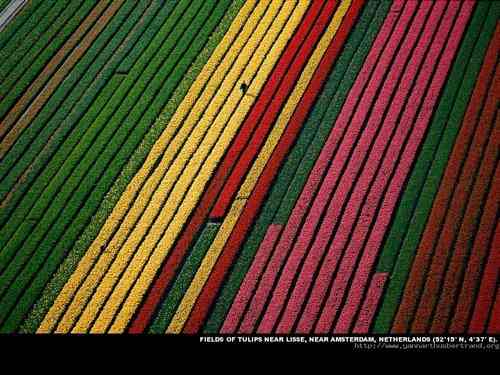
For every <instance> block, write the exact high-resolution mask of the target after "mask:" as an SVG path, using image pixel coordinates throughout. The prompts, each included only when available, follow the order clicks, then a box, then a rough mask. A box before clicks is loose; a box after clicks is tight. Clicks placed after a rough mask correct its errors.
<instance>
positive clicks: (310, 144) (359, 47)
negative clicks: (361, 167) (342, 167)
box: [204, 1, 390, 333]
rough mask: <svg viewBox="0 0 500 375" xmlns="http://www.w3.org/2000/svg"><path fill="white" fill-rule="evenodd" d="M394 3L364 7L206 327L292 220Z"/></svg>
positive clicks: (217, 323)
mask: <svg viewBox="0 0 500 375" xmlns="http://www.w3.org/2000/svg"><path fill="white" fill-rule="evenodd" d="M389 7H390V3H389V2H388V1H383V2H375V1H371V2H368V3H367V4H366V6H365V8H364V9H363V12H362V13H361V15H360V18H359V20H358V22H357V23H356V25H355V27H354V29H353V30H352V32H351V34H350V36H349V38H348V40H347V42H346V43H345V45H344V49H343V51H342V53H341V54H340V56H339V58H338V60H337V62H336V64H335V66H334V68H333V70H332V72H331V73H330V76H329V78H328V81H327V83H326V85H325V87H324V89H323V91H322V93H321V94H320V96H319V99H318V101H317V102H316V104H315V105H314V107H313V109H312V111H311V113H310V115H309V117H308V119H307V121H306V123H305V124H304V126H303V127H302V131H301V133H300V136H299V138H298V139H297V142H296V144H295V146H294V147H293V148H292V150H291V151H290V154H289V155H288V157H287V159H286V161H285V163H284V165H283V167H282V168H281V170H280V172H279V174H278V177H277V179H276V181H275V183H274V184H273V187H272V189H271V192H270V195H269V197H268V199H267V200H266V202H265V204H264V207H263V208H262V211H261V214H260V215H259V217H258V219H257V221H256V223H255V225H254V227H253V228H252V231H251V232H250V235H249V237H248V238H247V240H246V242H245V244H244V246H243V248H242V249H241V252H240V254H239V256H238V259H237V260H236V262H235V265H234V267H233V269H232V271H231V273H230V274H229V277H228V279H227V282H226V283H225V284H224V286H223V288H222V291H221V293H220V295H219V298H218V299H217V301H216V304H215V306H214V309H213V311H212V313H211V315H210V318H209V320H208V322H207V324H206V327H205V328H204V331H205V332H206V333H216V332H218V331H219V329H220V327H221V325H222V323H223V322H224V319H225V316H226V315H227V312H228V310H229V308H230V306H231V304H232V302H233V299H234V297H235V295H236V293H237V291H238V289H239V287H240V285H241V283H242V281H243V278H244V277H245V274H246V273H247V271H248V269H249V267H250V265H251V263H252V260H253V258H254V256H255V253H256V252H257V249H258V247H259V245H260V243H261V242H262V240H263V238H264V235H265V233H266V231H267V228H268V227H269V225H270V224H271V223H275V222H277V223H284V222H286V220H287V217H288V215H289V214H290V211H291V209H292V207H293V205H294V204H295V202H296V200H297V199H298V196H299V194H300V192H301V190H302V188H303V186H304V184H305V182H306V180H307V176H308V174H309V172H310V171H311V169H312V167H313V165H314V163H315V161H316V159H317V157H318V156H319V153H320V152H321V148H322V147H323V145H324V144H325V142H326V139H327V138H328V135H329V133H330V130H331V128H332V126H333V124H334V122H335V119H336V118H337V116H338V114H339V113H340V109H341V108H342V105H343V103H344V101H345V99H346V97H347V94H348V93H349V90H350V88H351V87H352V85H353V83H354V81H355V79H356V76H357V75H358V73H359V71H360V69H361V66H362V65H363V62H364V60H365V58H366V55H367V54H368V52H369V50H370V48H371V45H372V43H373V40H374V38H375V36H376V35H377V32H378V30H379V28H380V26H381V25H382V22H383V20H384V18H385V16H386V14H387V12H388V10H389Z"/></svg>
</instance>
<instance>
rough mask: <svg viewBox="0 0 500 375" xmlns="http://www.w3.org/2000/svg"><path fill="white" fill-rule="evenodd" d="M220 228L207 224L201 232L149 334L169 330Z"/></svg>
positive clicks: (218, 225)
mask: <svg viewBox="0 0 500 375" xmlns="http://www.w3.org/2000/svg"><path fill="white" fill-rule="evenodd" d="M219 227H220V224H216V223H207V224H206V225H205V227H204V228H203V230H202V231H201V234H200V237H199V238H198V240H197V241H196V243H195V245H194V247H193V248H192V250H191V252H190V253H189V255H188V256H187V258H186V261H185V263H184V265H183V266H182V268H181V270H180V272H179V274H178V275H177V277H176V279H175V281H174V283H173V284H172V288H171V289H170V290H169V292H168V293H167V295H166V297H165V300H164V301H163V302H162V304H161V307H160V309H159V311H158V315H157V316H156V317H155V319H154V320H153V322H152V323H151V327H150V328H149V333H164V332H165V330H166V329H167V326H168V324H169V323H170V321H171V320H172V317H173V315H174V314H175V311H176V309H177V306H178V305H179V303H180V301H181V299H182V297H183V296H184V294H185V293H186V291H187V289H188V288H189V285H190V284H191V281H192V280H193V278H194V275H195V273H196V271H197V270H198V267H199V266H200V264H201V262H202V260H203V258H204V257H205V254H206V253H207V251H208V248H209V247H210V245H211V244H212V242H213V240H214V238H215V235H216V234H217V232H218V230H219Z"/></svg>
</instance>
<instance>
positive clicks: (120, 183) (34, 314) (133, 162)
mask: <svg viewBox="0 0 500 375" xmlns="http://www.w3.org/2000/svg"><path fill="white" fill-rule="evenodd" d="M242 3H243V2H242V0H238V1H233V2H231V5H230V7H229V9H228V11H227V13H226V14H225V16H224V18H223V19H222V22H219V21H220V18H219V19H218V18H217V17H211V18H210V19H207V20H205V21H206V23H205V27H204V29H203V30H201V31H200V32H199V33H198V35H199V36H200V37H201V39H199V40H196V41H195V43H193V45H195V46H198V47H200V49H195V50H192V51H191V52H190V55H192V56H194V57H195V61H194V63H193V64H192V65H191V67H190V69H189V71H187V72H186V71H185V70H184V71H183V69H184V68H183V69H178V71H179V75H178V76H179V77H180V78H181V79H182V80H181V82H180V83H175V82H174V83H175V84H173V83H172V87H175V91H174V93H173V95H172V97H171V98H170V100H169V101H168V103H167V105H166V107H163V106H162V108H164V110H163V113H162V115H161V116H160V118H159V119H158V120H157V121H156V122H154V123H153V124H147V126H146V129H147V134H146V135H145V137H144V139H143V140H142V142H141V144H140V146H139V147H137V148H135V151H134V152H133V154H132V157H131V158H130V160H128V162H127V164H126V166H125V167H124V168H122V170H121V172H120V175H119V176H118V178H116V176H114V175H111V176H109V175H106V176H107V177H108V178H105V179H102V180H101V181H100V182H99V184H98V185H97V187H96V188H97V190H98V191H99V196H96V195H95V194H92V195H90V197H89V199H87V201H86V202H85V206H84V207H83V208H82V209H81V210H80V211H79V212H78V216H77V217H76V218H75V220H74V221H73V223H74V225H72V226H71V227H70V228H69V229H68V231H67V232H66V233H65V234H64V236H63V238H62V239H61V241H60V242H59V244H58V248H57V249H56V251H55V252H53V254H55V255H54V256H53V257H51V258H49V260H48V262H51V263H53V264H54V265H55V266H56V267H57V265H58V264H59V263H58V262H60V260H59V259H55V258H56V255H58V256H59V257H61V255H60V254H59V251H62V252H65V251H67V250H66V249H67V248H70V252H69V254H68V256H67V257H66V258H65V259H64V262H63V263H62V265H61V266H60V267H59V269H58V271H57V272H56V273H55V274H54V276H53V277H52V279H51V281H50V283H49V284H48V285H47V286H46V287H45V288H44V289H43V293H42V298H40V299H38V301H37V303H36V305H35V306H34V308H33V310H32V311H31V313H30V314H29V316H28V317H27V319H26V321H25V322H24V323H23V325H22V328H21V331H23V332H34V331H35V330H36V328H37V327H38V325H39V323H40V322H41V320H42V319H43V317H44V316H45V314H46V312H47V310H48V309H49V308H50V306H51V305H52V303H53V301H54V299H55V298H56V296H57V294H58V293H59V291H60V290H61V289H62V287H63V286H64V284H65V282H66V281H67V279H68V278H69V277H70V275H71V274H72V272H73V271H74V269H75V268H76V265H77V264H78V261H79V260H80V258H81V257H82V256H83V254H84V253H85V251H86V250H87V248H88V247H89V245H90V243H91V242H92V241H93V239H94V238H95V237H96V236H97V234H98V232H99V230H100V228H101V227H102V225H103V224H104V221H105V220H106V218H107V216H108V215H109V213H110V212H111V210H112V209H113V207H114V205H115V204H116V202H117V201H118V199H119V197H120V196H121V194H122V193H123V191H124V190H125V188H126V186H127V184H128V183H129V182H130V180H131V179H132V178H133V176H134V175H135V173H136V172H137V171H138V170H139V168H140V167H141V165H142V164H143V162H144V160H145V158H146V156H147V154H148V153H149V151H150V150H151V147H152V146H153V144H154V142H155V141H156V139H157V138H158V137H159V136H160V134H161V133H162V132H163V130H164V129H165V127H166V126H167V124H168V121H169V119H170V118H171V117H172V115H173V113H174V112H175V110H176V109H177V107H178V106H179V104H180V102H181V101H182V99H183V98H184V96H185V95H186V93H187V91H188V89H189V87H190V86H191V84H192V82H193V81H194V80H195V78H196V77H197V76H198V74H199V72H200V71H201V69H202V67H203V65H204V64H205V63H206V61H207V60H208V58H209V57H210V55H211V54H212V52H213V50H214V49H215V47H216V46H217V44H218V43H219V42H220V40H221V39H222V37H223V36H224V34H225V33H226V31H227V29H228V27H229V25H230V24H231V22H232V20H233V19H234V17H235V16H236V14H237V12H238V11H239V9H240V8H241V6H242ZM226 5H227V2H226ZM217 6H218V7H220V6H224V3H223V2H218V5H217ZM216 25H217V29H216V31H215V33H213V34H212V36H211V37H210V39H208V41H207V39H205V35H210V32H208V31H207V30H206V28H207V27H209V26H210V27H212V26H213V27H215V26H216ZM201 47H203V49H202V50H201ZM186 57H188V56H187V55H186ZM106 176H105V177H106ZM108 183H109V184H113V185H112V187H111V189H110V190H109V191H108V190H107V189H105V188H102V187H103V185H106V184H108ZM105 191H108V193H107V194H106V196H105V197H104V199H102V194H103V192H105ZM94 206H95V207H99V209H98V211H97V213H96V214H95V215H94V216H93V217H91V213H93V212H94V211H95V209H94ZM89 211H90V215H89ZM90 217H91V221H90ZM89 221H90V223H89ZM82 226H83V228H84V229H85V231H84V232H83V235H81V231H82ZM78 236H80V237H79V238H78V242H77V243H76V244H75V246H74V247H70V246H66V247H65V246H64V243H66V241H70V242H69V243H70V244H71V243H73V242H74V239H75V238H77V237H78ZM71 241H73V242H71ZM59 249H60V250H59ZM64 255H65V254H63V256H64ZM49 277H50V274H49V273H45V274H44V275H43V276H41V273H40V274H39V275H37V278H39V279H45V278H49ZM45 283H46V282H44V281H43V280H42V281H41V282H37V283H33V284H32V286H31V287H30V290H31V291H30V293H32V294H34V295H35V296H38V295H39V293H40V291H41V290H42V288H43V287H44V286H45ZM23 299H24V297H23ZM23 299H22V300H23ZM22 300H21V301H22ZM33 300H34V299H33ZM15 327H16V326H15V325H11V326H10V330H11V331H13V330H15V329H16V328H15ZM7 328H8V327H7Z"/></svg>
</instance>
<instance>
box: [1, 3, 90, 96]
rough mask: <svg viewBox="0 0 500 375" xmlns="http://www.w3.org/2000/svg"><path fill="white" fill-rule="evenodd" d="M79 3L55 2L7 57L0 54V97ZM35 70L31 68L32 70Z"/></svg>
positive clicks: (45, 45)
mask: <svg viewBox="0 0 500 375" xmlns="http://www.w3.org/2000/svg"><path fill="white" fill-rule="evenodd" d="M81 3H82V2H81V1H74V2H71V1H68V0H65V1H61V2H56V4H55V6H54V7H53V8H52V9H51V10H50V11H49V12H48V13H47V14H46V15H45V17H44V18H43V19H41V20H40V22H39V23H38V24H37V25H36V27H35V28H34V29H33V30H31V31H30V32H29V33H28V34H26V35H23V36H22V39H20V40H19V41H18V44H16V46H15V47H16V48H15V49H13V50H12V51H11V52H10V53H9V54H8V55H5V53H1V54H0V61H1V63H0V82H1V83H0V95H2V97H3V96H5V95H6V93H8V92H9V90H10V88H12V86H13V85H14V84H15V82H16V81H17V79H18V78H19V77H20V76H21V75H22V73H23V72H24V70H26V68H30V70H31V65H32V63H33V60H35V59H36V58H37V56H38V54H39V53H40V52H42V51H43V50H44V49H45V48H47V47H48V46H49V44H50V43H51V39H52V38H53V37H54V35H55V34H57V32H58V31H59V29H60V28H61V27H62V26H63V25H64V24H65V23H66V21H67V20H68V19H69V18H71V17H72V16H73V14H74V13H75V12H76V10H77V9H78V8H79V7H80V5H81ZM90 5H93V4H90ZM84 15H85V14H84ZM42 67H43V65H42ZM35 68H36V67H33V70H35ZM37 73H38V72H37Z"/></svg>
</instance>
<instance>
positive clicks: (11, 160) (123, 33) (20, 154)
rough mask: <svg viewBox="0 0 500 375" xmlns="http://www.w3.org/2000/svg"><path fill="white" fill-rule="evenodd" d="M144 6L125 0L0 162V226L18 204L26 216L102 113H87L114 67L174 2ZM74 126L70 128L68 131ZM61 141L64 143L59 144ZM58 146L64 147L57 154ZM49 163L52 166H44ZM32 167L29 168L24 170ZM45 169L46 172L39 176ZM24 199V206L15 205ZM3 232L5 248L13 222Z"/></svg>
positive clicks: (1, 243) (18, 211)
mask: <svg viewBox="0 0 500 375" xmlns="http://www.w3.org/2000/svg"><path fill="white" fill-rule="evenodd" d="M145 9H146V3H145V2H141V6H139V5H137V6H134V4H133V3H130V2H126V3H125V4H124V5H123V6H122V7H121V8H120V10H119V11H118V13H117V14H116V15H115V16H114V17H113V19H112V20H111V21H110V23H109V24H108V25H107V28H105V29H104V30H103V31H102V32H101V34H100V35H99V36H98V38H97V39H96V41H95V42H94V43H93V44H92V46H91V48H90V49H89V50H88V51H87V52H86V54H85V55H84V57H83V58H82V59H81V60H80V61H79V63H77V65H76V68H74V69H73V70H72V72H71V73H70V74H69V76H68V77H67V78H66V79H65V81H64V82H63V83H62V84H61V86H60V87H58V88H57V90H56V92H55V93H54V95H53V96H52V97H51V99H49V101H48V104H47V105H46V106H45V107H44V108H43V109H42V111H41V113H40V114H39V115H38V116H37V117H36V119H35V120H34V122H33V123H32V124H30V126H29V128H27V129H26V130H25V131H24V132H23V134H22V135H21V137H20V138H19V139H18V142H17V143H16V144H14V147H13V148H12V149H11V150H10V151H9V153H8V154H7V155H6V157H5V158H4V160H3V161H2V164H1V165H0V175H2V176H4V177H5V178H3V180H1V184H0V197H1V198H0V199H3V198H4V197H5V196H6V194H7V193H8V192H9V191H11V195H10V197H9V200H8V202H3V205H2V207H1V208H0V227H3V226H4V224H5V223H6V221H7V220H16V219H13V218H14V217H13V215H12V213H13V210H14V209H16V215H14V216H18V217H17V220H22V218H24V217H25V216H26V215H27V214H28V212H29V209H30V208H31V207H32V206H33V204H35V202H36V200H37V199H38V197H39V195H40V194H41V193H42V191H43V190H44V188H45V187H46V186H47V185H48V184H49V183H50V181H51V180H52V179H53V177H54V175H55V174H56V172H57V171H58V170H59V169H60V167H61V166H62V164H63V162H64V161H65V160H66V158H67V155H68V153H69V152H71V150H73V148H74V147H76V144H77V143H78V142H79V141H80V138H81V134H83V133H84V130H85V129H86V128H87V127H88V126H90V124H91V123H92V122H93V121H94V120H95V118H96V117H97V113H98V112H97V113H95V115H94V116H90V114H89V112H91V113H92V112H93V111H91V108H92V107H91V106H92V104H93V102H94V100H95V97H96V95H98V94H99V92H100V91H101V90H102V89H103V87H104V85H106V84H107V82H108V81H109V79H110V78H111V77H112V75H113V74H114V72H115V71H116V68H117V66H118V64H119V63H120V61H121V59H122V58H124V57H125V56H126V55H127V53H128V52H129V51H130V50H131V49H132V48H134V49H141V50H143V49H142V48H141V46H138V44H139V42H142V43H141V44H145V43H144V41H145V40H146V41H147V40H151V39H152V36H151V35H149V32H148V30H149V29H148V30H146V32H143V31H144V27H149V26H151V27H152V28H155V27H157V26H158V25H157V24H156V20H162V21H161V22H163V21H164V20H165V19H166V17H167V16H168V14H169V11H170V10H171V9H172V7H170V8H169V7H164V8H163V9H162V10H161V11H160V12H159V13H157V11H158V5H157V3H156V2H155V5H153V6H151V7H149V8H148V9H147V10H146V12H145V14H144V19H143V20H141V16H142V13H144V10H145ZM131 12H132V13H131ZM152 20H153V22H152V23H151V25H149V23H150V22H151V21H152ZM139 21H141V23H139ZM148 25H149V26H148ZM160 26H161V25H160ZM131 30H132V31H131ZM155 30H156V29H155ZM129 33H130V35H128V34H129ZM153 35H154V34H153ZM148 38H149V39H148ZM54 111H55V113H54ZM92 114H94V113H92ZM47 121H48V122H47ZM75 124H77V125H76V126H75ZM71 131H72V133H71V134H70V135H68V133H69V132H71ZM62 142H64V145H63V146H62V147H61V146H60V145H61V143H62ZM59 147H61V148H62V150H61V151H60V152H58V153H57V154H56V156H53V155H54V153H56V151H58V150H59ZM51 159H52V160H51ZM49 162H50V163H51V164H50V168H46V166H47V164H48V163H49ZM28 166H29V169H28V170H27V171H26V168H28ZM42 170H43V173H42V174H41V175H39V173H40V171H42ZM25 171H26V172H25ZM23 172H25V175H24V176H23V179H22V183H18V179H19V177H20V176H21V174H23ZM35 179H36V182H37V184H38V185H37V189H35V190H33V189H31V190H30V191H29V192H28V194H27V195H26V196H25V194H26V192H27V191H28V189H29V188H30V187H31V185H32V184H33V182H34V181H35ZM16 184H17V185H16ZM23 197H24V198H23ZM21 198H23V205H22V206H23V207H17V204H18V202H19V200H20V199H21ZM16 207H17V208H16ZM14 226H15V225H14ZM11 229H12V227H11ZM0 233H2V235H1V236H0V248H2V247H3V246H5V243H6V240H7V239H8V238H10V236H11V235H12V233H13V232H12V230H11V231H10V232H9V227H7V228H6V227H3V228H2V231H0ZM2 238H3V239H4V240H5V241H3V240H2Z"/></svg>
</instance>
